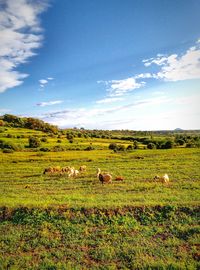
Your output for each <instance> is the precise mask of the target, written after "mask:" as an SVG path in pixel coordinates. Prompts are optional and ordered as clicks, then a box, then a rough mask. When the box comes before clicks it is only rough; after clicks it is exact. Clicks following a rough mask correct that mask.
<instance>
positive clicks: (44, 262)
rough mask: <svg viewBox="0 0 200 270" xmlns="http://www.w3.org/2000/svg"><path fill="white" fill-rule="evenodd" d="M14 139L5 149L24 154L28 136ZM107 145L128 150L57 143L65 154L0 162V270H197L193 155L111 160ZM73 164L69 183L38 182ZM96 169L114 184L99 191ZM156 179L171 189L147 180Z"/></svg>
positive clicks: (147, 153)
mask: <svg viewBox="0 0 200 270" xmlns="http://www.w3.org/2000/svg"><path fill="white" fill-rule="evenodd" d="M14 130H15V129H11V128H10V129H8V132H10V133H11V134H13V133H12V132H14ZM19 131H20V129H18V131H16V134H19V133H17V132H19ZM22 131H23V132H22ZM21 132H22V133H21V134H20V135H23V136H22V138H21V137H20V138H16V137H15V138H5V140H8V141H9V140H12V141H14V142H15V143H16V144H17V143H19V144H21V145H23V146H25V145H26V144H27V138H28V136H29V134H28V133H26V132H27V130H25V129H24V130H21ZM31 132H32V133H34V134H36V135H37V136H40V137H44V133H42V132H39V131H31ZM1 135H2V136H3V134H1ZM111 142H116V143H120V144H124V145H125V146H127V145H128V144H130V143H129V142H127V141H118V140H112V141H110V140H109V139H99V138H95V139H84V138H76V139H75V141H74V142H73V144H70V143H69V142H66V141H64V139H62V138H61V143H59V145H60V144H61V145H63V146H66V148H67V149H68V150H66V151H61V152H41V151H32V150H30V149H28V148H25V149H24V151H19V152H13V153H3V152H1V153H0V161H1V162H0V191H1V192H0V220H1V222H0V232H1V233H0V235H1V236H0V269H49V270H50V269H198V267H200V265H199V259H200V251H199V231H200V228H199V224H198V216H199V198H200V197H199V195H200V193H199V180H200V168H199V161H200V149H199V148H175V149H167V150H162V149H157V150H147V149H137V150H132V151H125V152H114V151H112V150H109V149H108V145H109V143H111ZM91 144H92V145H93V146H94V150H91V151H85V150H84V149H85V147H87V146H89V145H91ZM54 145H57V138H52V137H48V142H44V143H43V145H42V147H45V146H48V147H49V146H51V147H53V146H54ZM76 148H78V150H75V149H76ZM70 149H71V150H70ZM81 165H86V166H87V170H86V171H85V172H82V173H80V174H79V175H78V176H77V177H75V178H69V177H67V175H65V174H63V175H60V174H59V173H57V174H56V173H55V174H45V175H44V174H43V171H44V169H45V168H47V167H49V166H61V167H64V166H73V167H75V168H76V169H79V167H80V166H81ZM97 168H101V170H102V171H104V172H109V173H111V174H112V175H113V182H112V183H111V184H104V185H102V184H101V183H100V182H99V180H98V179H97V177H96V170H97ZM164 173H167V174H168V175H169V178H170V183H169V184H163V183H159V182H156V181H155V180H153V178H154V176H155V175H157V174H159V175H162V174H164ZM116 176H123V177H124V181H122V182H117V181H115V180H114V179H115V177H116Z"/></svg>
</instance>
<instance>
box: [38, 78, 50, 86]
mask: <svg viewBox="0 0 200 270" xmlns="http://www.w3.org/2000/svg"><path fill="white" fill-rule="evenodd" d="M39 83H40V84H42V85H43V84H46V83H48V81H47V80H45V79H41V80H39Z"/></svg>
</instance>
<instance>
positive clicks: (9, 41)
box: [0, 0, 47, 92]
mask: <svg viewBox="0 0 200 270" xmlns="http://www.w3.org/2000/svg"><path fill="white" fill-rule="evenodd" d="M46 9H47V1H45V0H43V1H38V0H36V1H29V0H17V1H15V0H2V1H0V38H1V42H0V92H4V91H6V90H7V89H9V88H12V87H15V86H18V85H20V84H22V83H23V79H25V78H26V77H27V76H28V74H24V73H20V72H19V71H17V67H18V66H19V65H21V64H24V63H26V62H27V61H28V59H29V58H30V57H32V56H34V55H35V49H38V48H39V47H40V46H41V43H42V38H43V37H42V34H41V31H42V29H41V27H40V21H39V15H40V14H41V13H42V12H43V11H44V10H46Z"/></svg>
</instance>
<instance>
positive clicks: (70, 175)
mask: <svg viewBox="0 0 200 270" xmlns="http://www.w3.org/2000/svg"><path fill="white" fill-rule="evenodd" d="M74 170H75V169H74V167H69V171H68V172H67V173H68V177H72V176H74Z"/></svg>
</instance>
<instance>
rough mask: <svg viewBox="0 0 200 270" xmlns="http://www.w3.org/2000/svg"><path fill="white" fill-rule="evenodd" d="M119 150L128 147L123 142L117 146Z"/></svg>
mask: <svg viewBox="0 0 200 270" xmlns="http://www.w3.org/2000/svg"><path fill="white" fill-rule="evenodd" d="M117 150H118V151H125V150H126V147H125V146H124V145H123V144H120V145H118V146H117Z"/></svg>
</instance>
